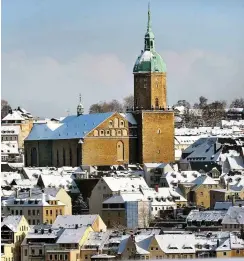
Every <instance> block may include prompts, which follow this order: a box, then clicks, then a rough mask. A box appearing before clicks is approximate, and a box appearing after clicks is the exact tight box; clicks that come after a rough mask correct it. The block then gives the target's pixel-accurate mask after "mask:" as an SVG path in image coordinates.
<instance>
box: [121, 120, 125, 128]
mask: <svg viewBox="0 0 244 261" xmlns="http://www.w3.org/2000/svg"><path fill="white" fill-rule="evenodd" d="M124 126H125V123H124V121H122V120H121V121H120V127H121V128H124Z"/></svg>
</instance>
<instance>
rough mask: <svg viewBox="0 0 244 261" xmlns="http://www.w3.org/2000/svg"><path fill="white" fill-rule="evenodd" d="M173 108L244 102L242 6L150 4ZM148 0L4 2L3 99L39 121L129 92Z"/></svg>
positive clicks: (194, 1)
mask: <svg viewBox="0 0 244 261" xmlns="http://www.w3.org/2000/svg"><path fill="white" fill-rule="evenodd" d="M150 2H151V16H152V28H153V32H154V34H155V39H156V50H157V52H159V53H160V55H161V56H162V57H163V59H164V60H165V62H166V64H167V70H168V72H167V74H168V75H167V77H168V78H167V79H168V85H167V88H168V102H169V104H173V103H175V102H176V101H177V100H179V99H185V100H187V101H189V102H191V103H194V102H195V101H197V99H198V97H199V96H201V95H203V96H206V97H207V98H208V99H210V100H217V99H218V100H226V101H227V102H230V101H232V100H233V99H234V98H238V97H240V96H242V97H243V96H244V80H243V76H242V72H243V70H244V32H243V24H244V16H243V13H244V1H243V0H232V1H229V0H222V1H221V0H215V1H211V0H206V1H200V0H185V1H182V0H171V1H170V0H151V1H150ZM147 5H148V1H146V0H124V1H117V2H115V1H113V0H103V1H98V0H91V1H83V0H72V1H65V0H52V1H48V0H42V1H41V0H22V1H18V0H11V1H7V0H2V98H3V99H6V100H8V101H9V103H10V104H11V106H12V107H13V108H15V107H17V106H22V107H24V108H26V109H27V110H28V111H30V112H31V113H32V114H33V115H36V116H43V117H59V116H65V115H66V114H67V110H69V111H70V113H75V111H76V106H77V104H78V99H79V93H81V95H82V102H83V104H84V107H85V111H86V112H87V111H88V109H89V106H90V105H91V104H92V103H96V102H99V101H110V100H112V99H118V100H120V101H122V98H123V97H125V96H127V95H130V94H133V74H132V69H133V65H134V63H135V61H136V58H137V56H138V55H139V54H140V51H141V49H143V43H144V39H143V38H144V34H145V31H146V23H147Z"/></svg>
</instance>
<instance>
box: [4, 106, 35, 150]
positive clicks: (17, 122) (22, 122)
mask: <svg viewBox="0 0 244 261" xmlns="http://www.w3.org/2000/svg"><path fill="white" fill-rule="evenodd" d="M1 123H2V127H1V128H2V131H5V133H2V134H6V135H3V136H2V140H3V137H4V140H6V139H11V137H12V138H14V139H15V138H16V136H18V138H17V140H18V144H19V148H24V139H25V138H26V137H27V136H28V135H29V133H30V131H31V129H32V126H33V116H32V115H31V114H30V113H29V112H27V111H26V110H25V109H23V108H20V107H18V108H17V109H16V110H10V111H9V113H8V115H7V116H5V117H4V118H3V119H2V122H1ZM9 130H10V131H14V133H12V134H14V135H10V133H8V131H9ZM13 136H14V137H13Z"/></svg>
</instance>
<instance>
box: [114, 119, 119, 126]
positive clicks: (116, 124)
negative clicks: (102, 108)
mask: <svg viewBox="0 0 244 261" xmlns="http://www.w3.org/2000/svg"><path fill="white" fill-rule="evenodd" d="M118 127H119V119H118V118H115V119H114V128H118Z"/></svg>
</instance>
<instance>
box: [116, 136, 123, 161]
mask: <svg viewBox="0 0 244 261" xmlns="http://www.w3.org/2000/svg"><path fill="white" fill-rule="evenodd" d="M123 160H124V143H123V142H122V141H118V143H117V161H123Z"/></svg>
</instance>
